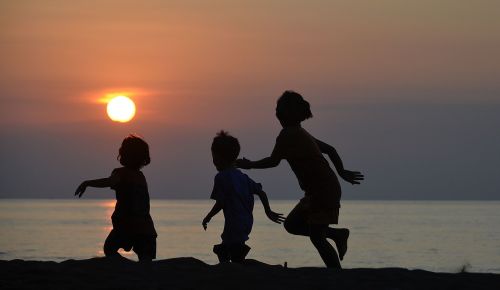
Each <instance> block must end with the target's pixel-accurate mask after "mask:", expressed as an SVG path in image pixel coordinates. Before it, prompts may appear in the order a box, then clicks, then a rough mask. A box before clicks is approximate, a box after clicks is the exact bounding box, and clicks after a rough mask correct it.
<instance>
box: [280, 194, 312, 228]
mask: <svg viewBox="0 0 500 290" xmlns="http://www.w3.org/2000/svg"><path fill="white" fill-rule="evenodd" d="M283 226H284V227H285V230H286V231H287V232H289V233H290V234H293V235H300V236H309V224H308V223H307V212H306V211H305V208H304V207H303V205H302V204H301V203H300V202H299V204H297V205H296V206H295V207H294V208H293V209H292V211H291V212H290V213H289V214H288V216H287V217H286V219H285V222H284V223H283Z"/></svg>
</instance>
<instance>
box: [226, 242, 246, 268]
mask: <svg viewBox="0 0 500 290" xmlns="http://www.w3.org/2000/svg"><path fill="white" fill-rule="evenodd" d="M249 251H250V247H249V246H247V245H245V243H239V244H233V245H231V246H230V247H229V252H230V256H231V262H234V263H242V262H243V261H244V260H245V257H246V256H247V255H248V252H249Z"/></svg>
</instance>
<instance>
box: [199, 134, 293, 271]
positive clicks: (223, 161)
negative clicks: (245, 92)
mask: <svg viewBox="0 0 500 290" xmlns="http://www.w3.org/2000/svg"><path fill="white" fill-rule="evenodd" d="M239 153H240V144H239V142H238V139H236V138H234V137H233V136H230V135H229V134H227V133H226V132H224V131H220V132H219V133H218V134H217V136H216V137H215V138H214V140H213V143H212V158H213V162H214V165H215V167H216V168H217V171H219V173H217V175H216V176H215V180H214V188H213V191H212V194H211V196H210V198H211V199H214V200H215V204H214V206H213V208H212V209H211V210H210V212H209V213H208V214H207V216H206V217H205V218H204V219H203V222H202V225H203V228H204V229H205V230H206V229H207V224H208V223H209V222H210V220H211V219H212V217H213V216H215V215H216V214H217V213H219V212H220V211H221V210H222V211H223V212H224V231H223V232H222V235H221V238H222V243H221V244H219V245H215V246H214V248H213V251H214V253H215V254H216V255H217V257H218V258H219V262H229V261H232V262H237V263H239V262H243V260H244V259H245V257H246V255H247V254H248V252H249V251H250V247H248V246H247V245H246V244H245V241H247V240H248V235H249V234H250V232H251V230H252V225H253V215H252V211H253V205H254V198H253V195H254V194H255V195H257V196H259V198H260V200H261V201H262V204H263V205H264V209H265V213H266V215H267V217H268V218H269V219H270V220H272V221H273V222H276V223H281V222H283V221H284V218H283V215H282V214H278V213H275V212H273V211H272V210H271V208H270V207H269V201H268V199H267V195H266V193H265V192H264V191H263V190H262V186H261V185H260V184H259V183H255V181H253V180H252V179H250V178H249V177H248V176H247V175H246V174H243V173H242V172H241V171H239V170H238V169H236V168H235V167H234V162H235V160H236V158H237V157H238V154H239Z"/></svg>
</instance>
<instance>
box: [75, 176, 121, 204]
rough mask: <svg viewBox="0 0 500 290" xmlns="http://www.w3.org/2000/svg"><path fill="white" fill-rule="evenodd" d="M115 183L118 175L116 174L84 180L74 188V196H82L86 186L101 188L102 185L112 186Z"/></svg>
mask: <svg viewBox="0 0 500 290" xmlns="http://www.w3.org/2000/svg"><path fill="white" fill-rule="evenodd" d="M117 183H118V176H117V175H116V174H112V175H111V176H110V177H106V178H100V179H92V180H85V181H84V182H82V183H81V184H80V185H79V186H78V188H77V189H76V191H75V196H76V195H78V197H79V198H80V197H82V195H83V193H84V192H85V190H86V189H87V187H88V186H90V187H98V188H103V187H112V186H114V185H116V184H117Z"/></svg>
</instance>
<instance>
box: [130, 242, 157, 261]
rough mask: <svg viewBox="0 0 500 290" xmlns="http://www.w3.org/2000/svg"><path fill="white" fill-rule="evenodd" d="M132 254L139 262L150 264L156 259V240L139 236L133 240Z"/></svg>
mask: <svg viewBox="0 0 500 290" xmlns="http://www.w3.org/2000/svg"><path fill="white" fill-rule="evenodd" d="M134 252H135V253H136V254H137V257H138V258H139V262H146V263H147V262H151V261H152V260H153V259H156V238H155V237H148V236H139V237H136V238H135V239H134Z"/></svg>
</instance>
